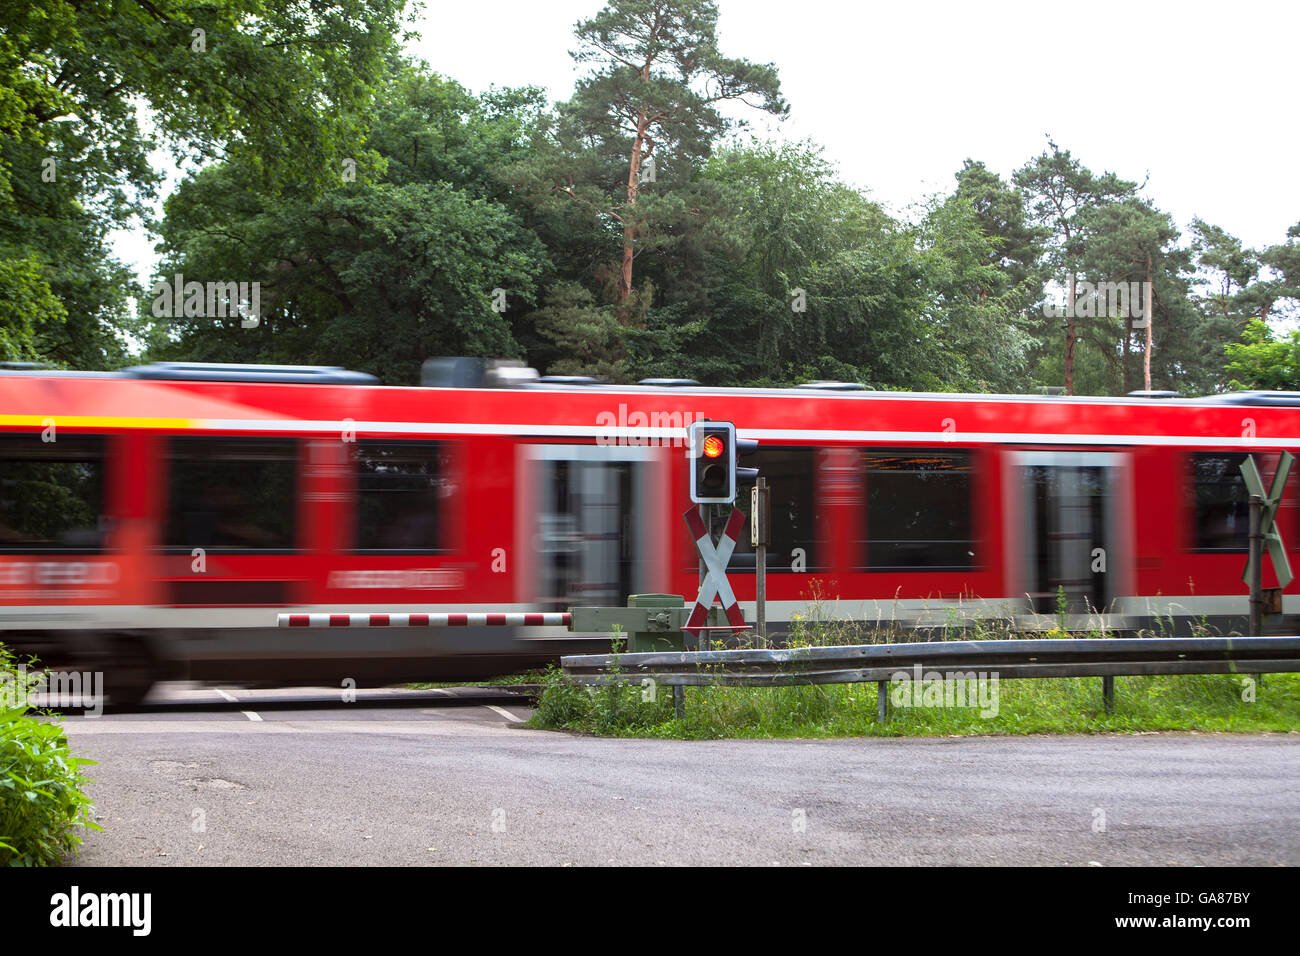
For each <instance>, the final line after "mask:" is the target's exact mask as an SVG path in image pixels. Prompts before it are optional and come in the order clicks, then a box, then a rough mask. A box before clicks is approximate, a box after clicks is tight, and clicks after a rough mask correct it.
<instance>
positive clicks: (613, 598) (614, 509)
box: [523, 445, 658, 610]
mask: <svg viewBox="0 0 1300 956" xmlns="http://www.w3.org/2000/svg"><path fill="white" fill-rule="evenodd" d="M652 450H653V449H650V448H638V447H625V446H611V447H604V446H589V445H533V446H528V448H527V457H528V459H529V460H528V461H527V462H526V473H527V474H529V476H530V480H529V481H528V482H527V485H528V490H527V498H526V500H525V501H524V502H523V504H524V509H525V510H524V514H526V515H530V516H532V541H531V548H530V551H531V554H530V558H531V565H532V566H531V569H530V571H529V573H528V574H527V575H526V577H527V578H528V579H531V581H532V594H530V595H528V596H527V597H528V600H529V603H538V604H543V605H545V606H546V607H548V608H552V609H557V610H562V609H564V608H567V607H573V606H606V607H608V606H622V605H625V604H626V603H627V596H628V595H629V594H634V593H637V592H638V591H644V590H647V585H648V582H649V573H650V568H651V566H652V565H653V561H654V556H655V553H656V547H657V544H658V542H657V537H656V535H654V534H653V533H652V529H651V528H650V526H649V524H650V523H649V522H648V521H647V520H646V519H647V516H648V515H650V514H651V513H652V512H653V511H654V509H653V507H652V504H651V502H650V499H651V498H652V488H653V486H654V482H653V481H652V476H653V474H654V471H655V468H656V466H657V462H656V461H655V459H654V456H653V455H651V454H650V452H651V451H652Z"/></svg>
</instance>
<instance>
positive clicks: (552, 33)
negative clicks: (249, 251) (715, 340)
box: [117, 0, 1300, 270]
mask: <svg viewBox="0 0 1300 956" xmlns="http://www.w3.org/2000/svg"><path fill="white" fill-rule="evenodd" d="M601 6H602V2H601V0H540V2H536V0H472V2H464V0H456V2H454V3H446V2H439V0H429V2H428V5H427V9H426V10H425V12H424V13H423V15H422V16H421V17H420V18H419V20H418V22H417V24H416V29H418V31H419V32H420V34H421V38H420V39H419V40H418V41H416V42H413V43H412V44H410V46H409V50H410V52H412V53H414V54H416V55H418V56H420V57H422V58H423V59H424V60H426V61H427V62H428V64H429V65H430V67H432V68H433V69H434V70H436V71H437V72H439V73H441V74H443V75H445V76H449V77H451V78H453V79H455V80H457V81H459V82H460V83H461V84H463V85H465V86H467V87H468V88H470V89H471V90H473V91H475V92H481V91H483V90H484V89H486V88H487V87H488V86H490V85H493V84H495V85H497V86H524V85H529V84H533V85H538V86H544V87H545V88H546V89H547V91H548V93H549V95H550V97H551V99H552V100H556V99H565V98H567V97H568V95H569V94H570V93H571V92H572V89H573V83H574V80H575V79H576V78H577V76H578V75H579V73H578V70H577V67H576V66H575V64H574V62H573V60H572V58H571V57H570V56H569V53H568V51H569V50H571V49H573V48H575V46H576V43H575V39H574V36H573V26H574V23H575V22H576V21H578V20H579V19H583V18H586V17H589V16H591V15H593V14H594V13H596V12H597V11H598V10H599V9H600V8H601ZM718 7H719V11H720V16H719V19H718V39H719V46H720V48H721V50H722V53H723V54H724V55H727V56H735V57H744V58H745V59H749V60H752V61H755V62H770V63H773V64H775V65H776V67H777V70H778V73H779V75H780V79H781V88H782V92H783V94H784V95H785V98H786V100H787V101H788V102H789V103H790V107H791V114H790V118H789V119H787V120H786V121H785V122H783V123H776V122H764V121H763V120H762V118H763V117H764V114H761V113H758V112H757V111H753V113H752V115H753V116H754V117H755V118H756V119H758V120H759V122H757V123H756V124H755V125H756V129H757V130H759V131H760V132H765V133H770V134H771V135H773V136H780V137H787V138H791V139H811V140H813V141H814V142H816V143H818V144H820V145H822V146H824V147H825V149H826V156H827V158H828V159H830V160H831V161H833V162H834V163H835V164H836V165H837V166H838V167H839V170H840V173H841V175H842V176H843V178H844V179H845V180H846V181H847V182H849V183H851V184H852V185H854V186H856V187H858V188H860V189H864V190H866V191H867V192H868V193H869V194H870V195H871V196H872V198H874V199H876V200H877V201H880V202H882V203H884V204H885V205H886V206H887V207H888V208H889V209H891V210H892V211H893V212H895V213H896V214H900V215H906V213H907V207H908V206H909V205H910V204H911V203H914V202H917V201H920V200H922V199H924V198H925V197H926V196H927V195H929V194H931V193H935V192H945V193H946V192H949V191H951V190H952V188H953V186H954V180H953V178H952V177H953V173H954V172H956V170H958V169H959V168H960V167H961V164H962V161H963V160H964V159H966V158H967V157H970V158H973V159H979V160H983V161H984V162H985V163H986V164H987V165H988V166H989V167H990V168H991V169H993V170H995V171H996V172H998V173H1001V174H1002V175H1003V176H1008V175H1010V173H1011V172H1012V171H1013V170H1015V169H1016V168H1018V167H1019V166H1021V165H1023V164H1024V163H1025V162H1026V161H1027V160H1028V159H1030V158H1031V157H1033V156H1035V155H1037V154H1038V153H1039V152H1041V151H1042V150H1043V149H1044V148H1045V146H1046V143H1047V140H1046V136H1047V134H1051V136H1052V137H1053V139H1054V140H1055V141H1056V142H1057V143H1058V144H1059V145H1060V146H1061V147H1062V148H1064V149H1069V150H1071V152H1072V153H1073V154H1074V155H1075V157H1076V158H1078V159H1079V160H1080V161H1082V162H1083V163H1084V164H1085V165H1086V166H1088V167H1089V168H1091V169H1092V170H1093V171H1094V172H1098V173H1100V172H1102V171H1112V172H1115V173H1118V174H1119V175H1120V176H1122V177H1124V178H1127V179H1135V180H1137V181H1139V182H1140V181H1142V180H1143V179H1144V178H1147V177H1149V182H1148V184H1147V187H1146V191H1145V195H1146V197H1147V198H1148V199H1149V200H1150V201H1152V202H1154V203H1155V205H1156V206H1157V207H1159V208H1161V209H1163V210H1164V211H1166V212H1168V213H1170V214H1172V215H1173V217H1174V219H1175V221H1176V222H1177V223H1178V225H1179V227H1180V228H1182V229H1183V230H1184V232H1186V230H1187V227H1188V225H1189V223H1190V222H1191V220H1192V218H1193V217H1194V216H1200V217H1201V218H1203V219H1205V220H1207V221H1209V222H1212V223H1215V224H1217V225H1220V226H1222V227H1223V228H1225V229H1227V230H1228V231H1229V232H1230V233H1232V234H1233V235H1236V236H1238V237H1239V238H1241V239H1242V241H1243V242H1245V243H1246V244H1247V245H1251V246H1256V247H1259V246H1264V245H1270V244H1273V243H1277V242H1281V241H1283V239H1284V238H1285V236H1286V230H1287V228H1288V227H1289V226H1291V225H1294V224H1295V223H1296V222H1298V221H1300V176H1297V167H1298V166H1300V124H1297V122H1296V121H1297V116H1296V92H1295V89H1296V84H1297V80H1298V79H1300V76H1298V75H1297V66H1296V45H1297V41H1298V39H1300V30H1298V29H1297V28H1298V27H1300V4H1297V3H1295V2H1294V0H1275V2H1265V0H1234V2H1231V3H1224V2H1222V0H1219V2H1215V3H1210V2H1199V0H1194V2H1166V0H1160V2H1154V0H1128V2H1110V0H1105V2H1089V3H1086V4H1065V3H1057V2H1052V0H1025V2H1021V0H1013V2H1002V3H995V4H987V3H977V2H971V0H965V2H940V0H908V2H903V3H877V2H871V0H867V2H858V3H854V2H853V0H799V2H796V3H791V2H789V0H781V2H777V0H718ZM1185 241H1186V240H1185ZM150 247H151V242H150V241H149V240H147V239H146V238H145V237H144V236H143V235H141V234H134V235H129V236H124V237H121V240H120V241H119V242H118V243H117V248H118V251H119V255H121V256H123V258H125V259H127V261H129V262H131V263H132V264H134V265H136V266H137V267H140V266H144V267H145V268H146V270H147V268H148V266H150V265H152V262H153V259H154V257H153V255H152V252H151V251H150Z"/></svg>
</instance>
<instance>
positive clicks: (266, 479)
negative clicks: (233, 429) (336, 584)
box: [164, 437, 298, 551]
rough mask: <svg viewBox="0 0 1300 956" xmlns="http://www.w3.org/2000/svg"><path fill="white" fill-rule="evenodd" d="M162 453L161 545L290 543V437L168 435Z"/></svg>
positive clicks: (294, 454) (276, 546)
mask: <svg viewBox="0 0 1300 956" xmlns="http://www.w3.org/2000/svg"><path fill="white" fill-rule="evenodd" d="M168 457H169V467H168V479H167V484H168V489H167V494H168V498H167V500H168V510H167V530H166V533H165V537H164V541H165V543H166V546H167V547H169V548H178V549H179V548H184V549H190V548H217V549H226V550H231V551H292V550H294V515H295V512H296V511H297V506H298V497H297V494H296V493H295V491H296V488H295V482H296V478H297V471H298V443H297V442H296V441H294V440H292V439H278V438H277V439H258V438H188V437H186V438H173V439H172V440H171V443H170V448H169V455H168Z"/></svg>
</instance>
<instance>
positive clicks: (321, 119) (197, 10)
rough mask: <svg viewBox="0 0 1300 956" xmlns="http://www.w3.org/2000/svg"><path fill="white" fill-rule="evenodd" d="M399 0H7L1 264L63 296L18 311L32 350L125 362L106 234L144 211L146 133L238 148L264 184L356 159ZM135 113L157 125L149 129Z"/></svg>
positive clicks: (124, 298) (123, 328) (121, 314)
mask: <svg viewBox="0 0 1300 956" xmlns="http://www.w3.org/2000/svg"><path fill="white" fill-rule="evenodd" d="M402 5H403V2H402V0H338V2H334V3H330V4H316V3H307V2H292V3H279V2H275V0H215V2H214V0H154V2H147V0H77V2H72V0H52V2H47V3H39V4H24V3H16V4H5V5H3V6H0V199H3V200H5V202H3V203H0V260H3V261H4V262H5V263H7V268H6V269H4V270H3V271H4V272H5V273H6V274H7V275H9V276H11V277H13V276H18V275H22V276H24V278H23V279H22V286H23V288H24V289H25V290H26V292H25V293H24V294H25V295H28V297H29V301H31V302H44V300H45V299H46V297H47V296H52V297H54V298H55V299H57V300H58V301H59V302H60V303H61V305H62V310H61V312H60V310H56V309H52V308H50V307H49V306H48V305H47V304H46V305H41V306H39V307H33V308H36V311H35V313H34V314H27V320H29V321H30V323H31V336H30V349H29V351H32V352H34V355H33V356H32V357H37V358H41V359H44V360H46V361H51V362H55V363H57V364H61V365H71V366H74V367H87V366H89V367H104V366H105V365H108V366H112V365H115V364H120V363H121V362H122V361H125V360H126V341H127V336H130V335H133V334H135V333H136V332H137V331H138V330H137V329H136V328H135V323H134V321H133V319H132V318H131V316H130V313H129V310H128V300H129V299H130V297H131V295H132V293H133V292H135V291H137V290H136V289H135V288H134V286H135V282H134V280H133V278H132V277H131V276H130V274H129V271H128V270H127V269H125V268H124V267H123V266H122V265H121V264H120V263H118V262H115V261H114V260H113V259H112V257H111V256H110V255H109V254H108V250H107V248H106V243H105V235H106V234H107V232H108V231H109V230H111V229H115V228H121V227H123V226H126V225H128V224H129V223H130V222H131V221H133V218H134V217H138V218H139V219H140V221H142V222H143V223H145V224H146V225H148V224H149V223H150V213H149V206H148V204H149V201H150V200H151V199H152V198H153V196H154V195H155V190H156V188H157V186H158V184H159V182H160V180H161V177H160V175H159V173H158V172H157V170H155V169H154V168H153V167H152V166H151V164H150V161H149V154H150V152H151V151H152V150H153V149H154V147H155V146H156V145H157V142H156V139H157V138H161V139H162V140H164V141H166V142H167V143H168V144H169V145H171V146H172V148H173V151H174V153H175V154H176V155H177V157H178V158H180V157H182V156H190V157H192V158H195V159H199V160H210V159H212V158H213V157H216V156H225V157H227V158H230V159H234V160H237V161H239V162H240V163H242V165H243V166H244V168H246V169H248V170H250V171H253V172H255V173H256V175H257V176H258V178H259V181H260V182H261V184H262V186H263V188H268V189H269V188H271V187H272V186H275V187H279V186H282V185H283V184H285V183H301V184H307V186H308V187H309V188H318V187H319V186H320V185H321V184H322V183H324V182H326V181H328V180H331V179H336V178H337V177H338V175H339V167H340V164H341V162H342V161H343V160H344V159H345V158H349V159H350V158H356V159H358V160H362V161H364V158H365V157H361V156H359V155H357V156H354V154H355V153H356V152H357V148H358V145H359V144H358V140H359V136H360V131H361V128H362V124H361V118H362V117H363V116H364V114H365V112H366V110H367V107H368V104H369V102H370V99H371V94H372V92H373V83H374V81H375V79H376V77H377V76H378V75H379V73H380V71H381V69H382V66H383V62H384V56H385V54H386V52H387V51H389V50H390V49H392V48H393V46H394V44H395V37H394V34H395V33H396V30H397V16H398V11H399V10H400V9H401V7H402ZM142 110H143V112H144V113H145V114H146V115H147V116H148V119H149V124H150V126H151V127H152V128H153V129H154V130H155V131H156V134H157V136H156V137H155V136H154V135H150V134H146V133H145V132H144V130H143V128H142V124H141V122H140V120H139V118H138V113H139V112H141V111H142ZM363 166H364V162H363ZM56 251H57V252H56ZM33 267H35V269H36V272H33V271H32V269H33ZM31 296H35V298H31ZM12 313H13V310H12V309H10V310H7V316H11V315H12ZM6 321H12V319H8V318H7V317H6ZM24 335H25V333H24V332H23V330H22V329H21V328H18V327H17V326H13V325H6V326H5V328H3V329H0V337H8V338H9V339H11V340H15V338H22V337H23V336H24Z"/></svg>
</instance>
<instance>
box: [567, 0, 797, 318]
mask: <svg viewBox="0 0 1300 956" xmlns="http://www.w3.org/2000/svg"><path fill="white" fill-rule="evenodd" d="M717 21H718V11H717V7H716V5H715V4H714V3H712V2H711V0H614V2H612V3H610V4H609V6H607V7H605V9H603V10H602V11H601V12H600V13H598V14H597V15H596V16H595V17H593V18H592V19H590V20H586V21H583V22H580V23H578V24H577V27H576V35H577V37H578V39H579V41H580V43H581V44H582V48H581V49H580V50H579V51H578V52H576V53H574V54H573V56H574V59H575V60H576V61H577V62H579V63H590V64H593V65H594V69H593V72H592V73H591V74H590V75H588V76H587V77H585V78H583V79H582V80H580V81H579V82H578V85H577V88H576V89H575V91H574V95H573V97H572V99H570V100H569V101H568V103H566V104H564V106H563V108H562V117H563V120H564V123H565V126H566V127H567V129H566V136H567V137H568V139H569V142H570V143H571V144H574V145H578V144H580V145H581V146H583V147H588V148H590V149H592V150H593V151H594V152H595V153H596V154H597V155H599V156H601V158H602V159H603V161H604V162H603V165H605V167H606V170H605V173H604V176H601V177H600V178H590V179H588V180H586V181H583V180H581V179H576V180H575V178H574V176H573V173H572V172H570V173H569V175H568V177H567V178H566V180H565V181H564V182H563V183H562V184H560V185H556V186H554V187H553V188H554V189H555V190H557V191H559V192H561V193H563V194H564V195H566V196H567V197H569V198H570V199H572V200H575V201H578V202H581V203H583V204H585V205H587V206H589V207H590V208H592V209H594V210H596V212H597V214H598V215H599V216H601V217H602V218H605V219H607V220H608V221H610V223H611V226H615V228H616V230H617V231H618V232H619V233H621V246H622V258H621V265H620V269H619V274H618V285H617V296H618V303H619V306H620V309H624V308H626V306H627V303H628V300H629V297H630V296H631V295H632V279H633V262H634V260H635V258H636V255H637V251H638V250H637V246H638V242H640V241H642V240H644V239H645V238H647V237H648V236H650V235H651V234H652V233H653V231H654V229H655V226H656V216H655V213H656V212H658V211H659V210H656V209H653V208H651V209H650V210H646V209H645V208H644V206H645V203H642V204H641V206H638V200H639V199H641V196H642V186H643V185H645V184H649V183H654V182H657V181H658V180H659V178H660V176H663V175H670V176H672V177H674V178H675V179H677V180H678V181H681V182H684V181H686V180H688V179H689V178H690V174H691V170H692V167H693V165H694V164H695V163H696V162H697V161H699V160H700V159H702V158H704V157H707V156H708V154H709V151H710V149H711V146H712V143H713V141H714V139H715V138H716V137H717V136H719V135H720V134H722V133H724V132H726V131H727V130H728V129H731V128H732V127H734V126H735V125H737V124H736V122H735V121H733V120H730V119H728V118H727V117H726V116H724V115H723V113H722V112H720V110H719V106H720V105H721V104H723V103H726V102H730V101H736V102H741V103H744V104H746V105H749V106H753V107H755V108H758V109H762V110H765V111H767V112H769V113H772V114H774V115H776V116H780V117H784V116H785V115H786V114H787V113H788V112H789V107H788V106H787V105H786V103H785V102H784V100H782V98H781V94H780V83H779V81H778V79H777V75H776V68H775V67H773V66H771V65H770V64H768V65H756V64H753V63H750V62H748V61H746V60H740V59H732V58H728V57H724V56H723V55H722V54H721V53H720V52H719V51H718V46H717V37H716V31H717ZM614 155H618V156H622V157H626V160H625V163H626V165H625V167H624V175H623V176H622V177H621V179H622V182H621V184H618V185H616V183H615V182H610V181H609V178H607V177H608V176H609V175H610V174H612V173H614V171H615V170H616V169H617V167H616V166H615V165H614V164H613V162H612V157H613V156H614ZM647 167H648V168H647ZM593 172H594V170H593ZM615 196H618V197H620V198H619V199H617V200H616V199H615V198H614V197H615ZM651 205H652V206H653V205H654V204H651ZM615 224H616V225H615Z"/></svg>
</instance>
